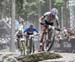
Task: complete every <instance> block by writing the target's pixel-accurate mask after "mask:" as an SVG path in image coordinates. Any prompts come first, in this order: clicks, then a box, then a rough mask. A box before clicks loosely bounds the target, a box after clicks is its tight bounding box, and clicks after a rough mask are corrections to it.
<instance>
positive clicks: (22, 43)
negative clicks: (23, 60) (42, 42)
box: [17, 34, 26, 55]
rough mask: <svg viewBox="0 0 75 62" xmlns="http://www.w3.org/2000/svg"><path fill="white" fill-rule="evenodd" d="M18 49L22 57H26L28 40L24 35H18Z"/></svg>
mask: <svg viewBox="0 0 75 62" xmlns="http://www.w3.org/2000/svg"><path fill="white" fill-rule="evenodd" d="M17 45H18V49H19V50H20V51H21V55H25V50H26V40H25V38H24V35H23V34H18V36H17Z"/></svg>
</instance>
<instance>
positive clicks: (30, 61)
mask: <svg viewBox="0 0 75 62" xmlns="http://www.w3.org/2000/svg"><path fill="white" fill-rule="evenodd" d="M61 57H62V56H60V55H59V54H55V53H50V52H43V53H37V54H32V55H28V56H25V57H21V58H18V60H19V61H21V62H38V61H42V60H48V59H57V58H61Z"/></svg>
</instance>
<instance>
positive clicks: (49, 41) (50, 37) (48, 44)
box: [40, 25, 60, 51]
mask: <svg viewBox="0 0 75 62" xmlns="http://www.w3.org/2000/svg"><path fill="white" fill-rule="evenodd" d="M56 30H58V31H60V29H58V28H56V27H54V26H51V25H48V26H47V30H46V32H44V33H43V37H42V42H41V43H40V45H41V46H40V47H41V49H42V51H50V50H51V48H52V47H53V45H54V41H55V31H56Z"/></svg>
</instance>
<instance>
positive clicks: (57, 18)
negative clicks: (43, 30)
mask: <svg viewBox="0 0 75 62" xmlns="http://www.w3.org/2000/svg"><path fill="white" fill-rule="evenodd" d="M49 14H51V12H46V13H44V16H47V15H49ZM55 18H56V20H59V17H58V16H57V15H55Z"/></svg>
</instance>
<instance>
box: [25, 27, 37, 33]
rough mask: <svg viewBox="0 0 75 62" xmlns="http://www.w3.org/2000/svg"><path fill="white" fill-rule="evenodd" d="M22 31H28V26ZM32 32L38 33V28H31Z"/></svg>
mask: <svg viewBox="0 0 75 62" xmlns="http://www.w3.org/2000/svg"><path fill="white" fill-rule="evenodd" d="M24 32H30V28H27V29H25V30H24ZM32 32H37V33H38V30H37V29H36V28H32Z"/></svg>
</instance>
